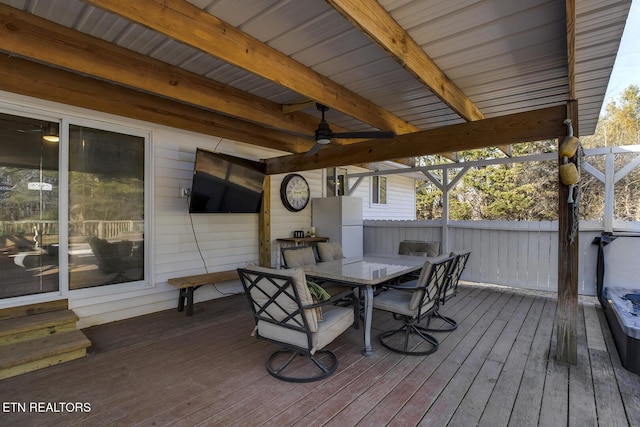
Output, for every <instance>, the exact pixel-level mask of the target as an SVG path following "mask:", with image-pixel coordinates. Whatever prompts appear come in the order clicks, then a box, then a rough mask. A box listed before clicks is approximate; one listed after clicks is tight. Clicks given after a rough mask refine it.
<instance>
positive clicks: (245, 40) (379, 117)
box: [85, 0, 420, 134]
mask: <svg viewBox="0 0 640 427" xmlns="http://www.w3.org/2000/svg"><path fill="white" fill-rule="evenodd" d="M85 2H86V3H88V4H91V5H93V6H96V7H98V8H101V9H104V10H106V11H108V12H110V13H114V14H116V15H119V16H121V17H123V18H125V19H127V20H129V21H131V22H134V23H137V24H140V25H142V26H144V27H147V28H150V29H152V30H153V31H157V32H158V33H161V34H164V35H165V36H167V37H171V38H172V39H174V40H177V41H179V42H181V43H184V44H186V45H188V46H192V47H194V48H196V49H199V50H201V51H202V52H205V53H207V54H209V55H212V56H214V57H216V58H219V59H221V60H223V61H225V62H227V63H229V64H232V65H234V66H236V67H240V68H242V69H244V70H246V71H249V72H251V73H253V74H256V75H258V76H260V77H262V78H265V79H267V80H269V81H271V82H274V83H276V84H279V85H281V86H283V87H286V88H288V89H290V90H292V91H294V92H297V93H298V94H300V95H302V96H305V97H307V98H309V99H313V100H315V101H317V102H320V103H322V104H324V105H326V106H328V107H331V108H333V109H335V110H338V111H341V112H343V113H345V114H347V115H349V116H351V117H354V118H356V119H358V120H361V121H363V122H364V123H367V124H369V125H371V126H374V127H376V128H378V129H382V130H392V131H395V132H396V134H405V133H410V132H416V131H418V130H420V129H419V128H417V127H416V126H413V125H411V124H409V123H407V122H405V121H404V120H402V119H401V118H399V117H397V116H395V115H393V114H391V113H389V112H388V111H386V110H384V109H382V108H380V107H378V106H377V105H375V104H373V103H372V102H370V101H368V100H367V99H365V98H363V97H361V96H360V95H358V94H356V93H354V92H352V91H350V90H348V89H346V88H344V87H342V86H340V85H339V84H337V83H336V82H334V81H333V80H331V79H329V78H327V77H325V76H323V75H321V74H319V73H317V72H316V71H314V70H311V69H310V68H308V67H306V66H305V65H303V64H301V63H299V62H297V61H295V60H294V59H292V58H289V57H288V56H287V55H285V54H283V53H282V52H280V51H278V50H276V49H274V48H272V47H270V46H268V45H266V44H265V43H262V42H261V41H259V40H258V39H256V38H254V37H252V36H250V35H248V34H246V33H243V32H242V31H240V30H238V29H237V28H235V27H234V26H232V25H230V24H227V23H226V22H224V21H222V20H220V19H218V18H217V17H215V16H213V15H211V14H210V13H208V12H206V11H204V10H202V9H200V8H198V7H197V6H194V5H193V4H191V3H189V2H187V1H185V0H136V1H121V0H85Z"/></svg>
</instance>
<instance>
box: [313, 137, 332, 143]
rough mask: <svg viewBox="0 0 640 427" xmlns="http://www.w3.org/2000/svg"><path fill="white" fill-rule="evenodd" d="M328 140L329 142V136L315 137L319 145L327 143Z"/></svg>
mask: <svg viewBox="0 0 640 427" xmlns="http://www.w3.org/2000/svg"><path fill="white" fill-rule="evenodd" d="M330 142H331V138H327V137H326V136H322V137H320V138H318V139H316V143H318V144H320V145H327V144H328V143H330Z"/></svg>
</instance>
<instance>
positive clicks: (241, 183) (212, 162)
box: [189, 148, 265, 213]
mask: <svg viewBox="0 0 640 427" xmlns="http://www.w3.org/2000/svg"><path fill="white" fill-rule="evenodd" d="M264 171H265V165H264V163H260V162H254V161H251V160H246V159H241V158H239V157H233V156H228V155H226V154H220V153H213V152H211V151H207V150H203V149H201V148H198V150H197V151H196V162H195V166H194V170H193V183H192V185H191V200H190V202H189V213H259V212H260V207H261V205H262V185H263V182H264V176H265V173H264Z"/></svg>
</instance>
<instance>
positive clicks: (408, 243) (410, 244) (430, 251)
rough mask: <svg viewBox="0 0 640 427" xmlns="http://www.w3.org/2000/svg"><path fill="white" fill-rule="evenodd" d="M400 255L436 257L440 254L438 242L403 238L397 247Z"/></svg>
mask: <svg viewBox="0 0 640 427" xmlns="http://www.w3.org/2000/svg"><path fill="white" fill-rule="evenodd" d="M398 254H400V255H414V256H428V257H436V256H438V255H440V242H435V241H431V242H422V241H419V240H403V241H402V242H400V246H399V247H398Z"/></svg>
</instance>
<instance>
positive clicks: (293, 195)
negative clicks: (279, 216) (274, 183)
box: [280, 173, 310, 212]
mask: <svg viewBox="0 0 640 427" xmlns="http://www.w3.org/2000/svg"><path fill="white" fill-rule="evenodd" d="M309 197H310V191H309V184H308V183H307V180H306V179H304V177H302V176H301V175H298V174H296V173H294V174H289V175H287V176H286V177H285V178H284V180H282V186H281V187H280V198H281V199H282V204H284V207H285V208H287V209H289V210H290V211H291V212H299V211H301V210H302V209H304V208H305V207H306V206H307V203H309Z"/></svg>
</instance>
